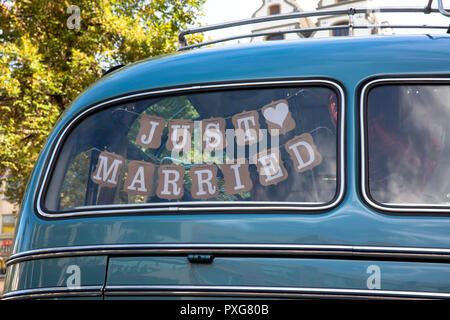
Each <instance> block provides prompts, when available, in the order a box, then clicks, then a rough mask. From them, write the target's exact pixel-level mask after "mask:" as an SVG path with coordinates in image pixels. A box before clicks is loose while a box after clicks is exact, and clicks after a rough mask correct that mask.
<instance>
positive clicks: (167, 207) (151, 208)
mask: <svg viewBox="0 0 450 320" xmlns="http://www.w3.org/2000/svg"><path fill="white" fill-rule="evenodd" d="M292 84H299V85H301V84H310V85H311V84H327V85H330V86H332V87H333V88H335V89H336V90H337V91H338V92H339V94H340V100H341V106H340V107H341V123H340V132H339V138H338V141H337V142H338V143H339V145H340V150H339V152H340V155H339V161H340V166H339V171H338V175H339V176H340V179H339V185H337V187H338V189H339V193H338V194H337V196H336V200H335V201H333V202H332V203H330V204H327V205H317V206H305V204H304V203H301V202H256V201H252V202H251V203H248V202H245V201H233V202H228V203H227V206H226V207H220V206H217V207H216V205H221V204H223V202H219V203H216V202H214V201H198V202H177V203H173V204H172V203H165V204H161V203H157V204H156V203H155V204H152V203H148V204H145V206H146V208H141V207H139V206H135V205H132V206H133V208H130V206H131V205H129V204H127V205H122V207H125V206H126V207H128V209H120V207H121V206H120V205H116V206H114V209H112V208H111V209H102V208H104V206H96V207H98V208H99V209H98V210H95V211H81V212H70V213H57V214H52V213H46V212H45V211H44V210H43V209H42V208H41V206H40V203H41V200H42V196H43V195H42V192H43V188H40V190H39V193H38V196H37V199H36V208H37V211H38V213H39V214H40V215H42V216H44V217H47V218H61V217H74V216H80V215H84V216H85V215H98V214H112V213H124V212H131V213H137V212H139V213H140V212H149V213H150V212H167V211H170V212H181V211H190V212H192V211H214V210H217V211H227V210H228V211H229V210H259V211H262V210H291V211H292V210H314V211H316V210H326V209H330V208H332V207H333V206H335V205H336V204H337V203H339V202H340V201H341V200H342V198H343V196H344V190H345V175H346V171H345V150H346V147H345V146H346V141H345V118H346V96H345V93H344V89H343V88H342V87H341V86H340V85H339V84H338V83H336V82H333V81H331V80H323V79H318V80H315V79H308V80H280V81H262V82H258V81H255V82H245V83H229V84H214V85H196V86H190V87H183V88H176V89H165V90H156V91H149V92H142V93H137V94H132V95H128V96H124V97H120V98H115V99H111V100H108V101H105V102H102V103H100V104H97V105H94V106H93V107H91V108H89V109H86V110H84V111H83V112H82V113H80V114H79V115H78V116H77V117H75V118H74V119H72V120H71V121H70V122H69V123H68V124H67V125H66V127H65V129H64V130H63V132H62V133H60V135H59V138H58V139H57V141H56V143H54V144H53V153H51V156H50V161H49V162H48V165H47V168H46V171H45V174H44V178H43V180H42V185H46V183H47V180H48V175H49V171H50V167H51V165H52V164H53V162H54V161H55V160H56V159H55V156H56V150H57V149H58V147H59V146H60V144H61V142H62V140H63V138H64V137H65V136H66V134H67V132H68V131H69V129H71V128H72V126H73V124H74V123H75V122H77V121H78V119H80V118H81V117H83V116H84V115H86V114H87V113H89V112H92V111H93V110H95V109H99V108H101V107H104V106H105V105H110V104H115V103H118V102H120V101H123V100H125V99H130V98H143V97H152V96H155V95H160V94H167V93H177V92H186V91H188V92H189V91H197V90H202V89H227V88H237V89H239V88H241V87H242V88H244V87H248V86H258V87H264V86H269V85H292ZM39 178H40V177H39ZM180 205H189V206H186V207H179V206H180ZM236 205H237V206H236ZM251 205H258V206H254V207H252V206H251ZM295 205H296V206H295ZM302 205H303V206H302ZM162 206H163V207H162ZM205 206H208V207H205ZM261 206H263V207H261ZM294 206H295V207H294ZM155 207H158V208H155Z"/></svg>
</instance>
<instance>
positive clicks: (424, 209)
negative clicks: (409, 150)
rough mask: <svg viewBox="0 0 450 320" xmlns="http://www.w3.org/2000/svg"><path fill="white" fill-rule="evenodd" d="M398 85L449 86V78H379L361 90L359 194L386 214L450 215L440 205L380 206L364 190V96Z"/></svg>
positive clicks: (448, 211)
mask: <svg viewBox="0 0 450 320" xmlns="http://www.w3.org/2000/svg"><path fill="white" fill-rule="evenodd" d="M389 82H390V83H398V84H405V83H408V82H415V83H417V82H421V83H422V84H427V82H429V83H437V82H439V83H448V84H449V85H450V78H449V77H442V78H436V77H434V78H430V77H404V78H394V77H386V78H380V79H376V80H372V81H369V82H367V83H366V84H365V85H364V86H363V87H362V89H361V94H360V97H359V100H360V101H359V102H360V109H359V121H360V124H359V127H360V162H361V172H360V174H361V179H360V187H361V194H362V196H363V199H364V201H366V203H368V204H369V205H370V206H371V207H373V208H375V209H378V210H381V211H388V212H400V213H417V212H420V213H438V212H442V213H450V206H445V205H442V204H395V203H390V204H386V205H383V204H380V203H377V202H376V201H375V200H372V199H371V197H370V195H369V191H368V190H367V189H366V182H367V179H368V173H367V162H366V161H367V159H366V150H367V147H366V138H367V135H366V120H365V114H366V113H365V111H366V96H367V93H368V89H370V88H371V87H372V86H373V85H375V84H380V83H389Z"/></svg>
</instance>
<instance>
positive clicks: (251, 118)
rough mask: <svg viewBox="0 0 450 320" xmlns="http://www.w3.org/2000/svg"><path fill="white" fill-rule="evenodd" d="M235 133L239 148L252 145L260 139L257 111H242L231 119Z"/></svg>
mask: <svg viewBox="0 0 450 320" xmlns="http://www.w3.org/2000/svg"><path fill="white" fill-rule="evenodd" d="M232 121H233V125H234V128H235V132H236V143H237V144H238V145H240V146H245V145H248V144H253V143H256V142H258V141H260V139H261V135H258V132H259V116H258V112H257V111H244V112H241V113H238V114H236V115H234V116H233V117H232Z"/></svg>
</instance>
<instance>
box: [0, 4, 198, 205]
mask: <svg viewBox="0 0 450 320" xmlns="http://www.w3.org/2000/svg"><path fill="white" fill-rule="evenodd" d="M204 1H205V0H184V1H183V0H134V1H133V0H114V1H107V0H83V1H81V0H74V1H63V0H57V1H46V0H20V1H19V0H17V1H11V0H0V144H1V145H0V177H2V176H5V175H8V179H7V186H6V191H5V194H6V196H8V197H9V198H10V201H11V202H13V203H19V202H20V200H21V198H22V196H23V192H24V189H25V185H26V181H27V180H28V177H29V175H30V173H31V170H32V167H33V165H34V162H35V161H36V159H37V156H38V153H39V151H40V149H41V148H42V146H43V143H44V141H45V139H46V138H47V136H48V134H49V132H50V130H51V129H52V127H53V125H54V124H55V122H56V121H57V119H58V117H59V116H60V114H61V113H62V112H63V111H64V109H65V108H66V107H67V106H68V105H69V103H70V102H71V101H72V100H73V99H74V98H75V97H76V96H77V95H78V94H79V93H80V92H81V91H82V90H84V89H85V88H86V87H87V86H88V85H89V84H91V83H92V82H94V81H95V80H97V79H98V78H99V77H100V76H101V75H102V73H103V72H104V71H105V70H107V69H109V67H111V66H114V65H117V64H127V63H130V62H134V61H137V60H141V59H144V58H148V57H151V56H157V55H161V54H165V53H168V52H173V51H175V50H176V47H177V36H178V32H179V31H180V29H182V28H186V27H187V26H188V25H193V24H194V23H195V21H196V18H197V17H198V16H199V15H200V14H201V7H202V5H203V3H204ZM71 5H76V6H78V7H79V8H80V16H79V18H80V28H79V29H69V28H68V26H67V20H68V19H69V18H70V14H68V13H67V8H68V7H69V6H71ZM200 38H201V37H200ZM200 38H198V37H197V38H196V39H193V40H191V41H193V42H194V41H196V40H200Z"/></svg>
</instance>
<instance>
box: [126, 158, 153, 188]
mask: <svg viewBox="0 0 450 320" xmlns="http://www.w3.org/2000/svg"><path fill="white" fill-rule="evenodd" d="M154 171H155V165H154V164H153V163H150V162H145V161H130V163H129V164H128V172H127V178H126V180H125V185H124V189H125V192H126V193H128V194H129V195H141V196H146V195H148V194H150V192H151V191H152V190H151V187H152V186H151V183H152V181H153V173H154Z"/></svg>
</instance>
